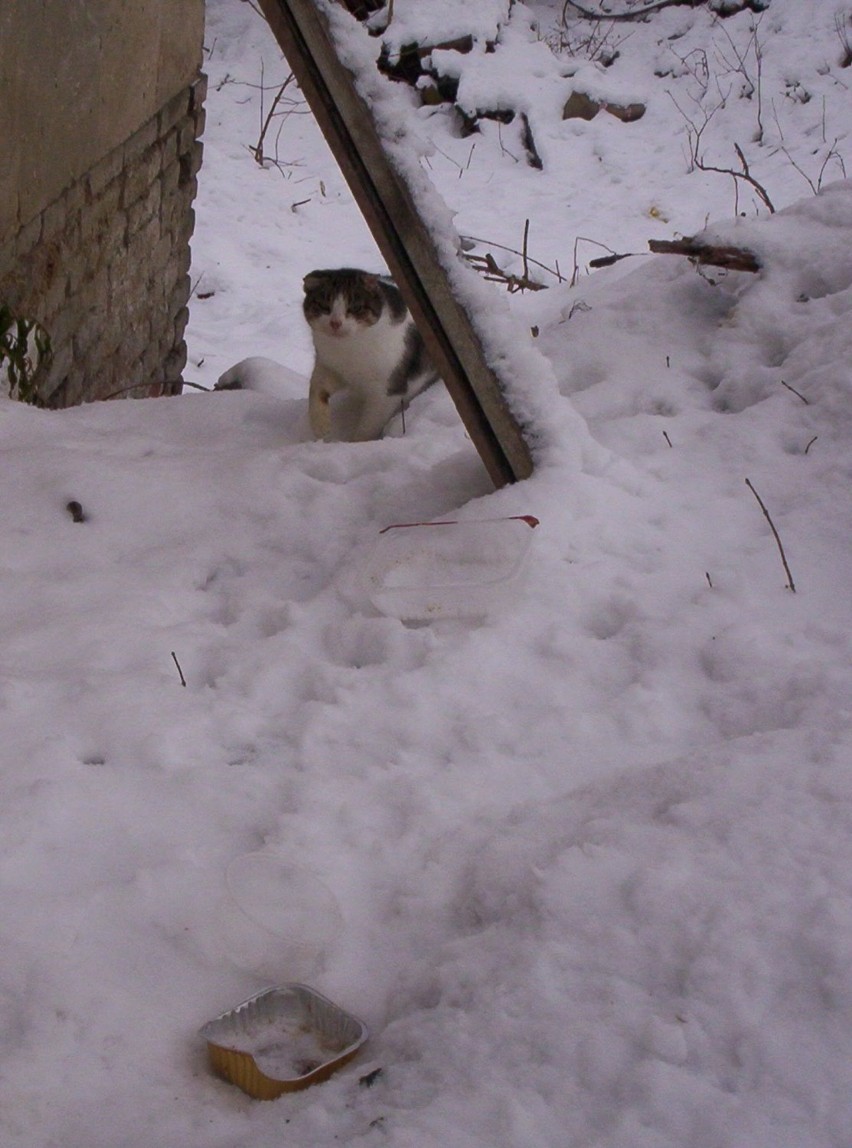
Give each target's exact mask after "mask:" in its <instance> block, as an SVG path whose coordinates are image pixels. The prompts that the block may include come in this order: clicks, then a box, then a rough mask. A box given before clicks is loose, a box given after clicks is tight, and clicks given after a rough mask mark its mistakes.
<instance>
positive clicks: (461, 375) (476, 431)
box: [260, 0, 533, 486]
mask: <svg viewBox="0 0 852 1148" xmlns="http://www.w3.org/2000/svg"><path fill="white" fill-rule="evenodd" d="M260 5H261V8H262V9H263V13H264V15H265V16H266V19H267V21H268V22H269V26H270V28H271V29H272V31H273V33H274V35H275V37H276V39H277V40H278V43H279V44H280V45H281V48H282V50H283V52H284V54H285V56H286V57H287V61H288V63H289V65H290V67H291V68H292V70H293V72H294V74H295V76H296V79H297V81H298V83H299V86H300V87H301V89H302V92H303V94H304V96H305V99H306V100H307V102H308V104H309V106H310V108H311V111H312V112H313V114H314V116H315V118H316V120H317V123H318V124H319V126H320V129H321V130H322V132H323V135H324V136H325V138H326V140H327V142H328V144H329V146H330V148H331V150H332V153H333V154H334V157H335V159H336V160H337V162H338V164H339V166H340V169H341V171H342V172H343V175H344V177H345V179H346V181H347V183H348V184H349V187H350V189H351V191H352V194H353V196H354V198H355V200H356V202H357V204H358V206H359V207H360V209H361V211H362V213H363V215H364V218H365V220H366V222H367V225H368V227H369V228H370V230H371V232H372V234H373V237H374V239H375V241H376V243H377V245H378V247H379V250H380V251H381V253H382V256H383V257H384V259H385V260H386V262H387V265H388V267H389V268H390V270H391V273H392V275H393V276H394V279H395V280H396V282H397V284H398V285H399V289H400V291H401V292H402V295H403V298H404V299H405V301H406V303H407V305H408V308H409V310H410V311H411V314H412V315H413V317H414V320H415V322H416V323H417V325H418V327H419V328H420V331H421V333H422V335H423V338H424V341H425V342H426V345H427V347H428V349H429V353H430V354H431V356H432V359H433V361H434V363H435V365H436V367H437V369H438V370H439V372H440V374H441V377H442V378H443V379H444V382H445V383H446V386H447V390H448V391H449V393H450V395H451V396H452V398H453V401H454V402H455V404H456V407H457V409H458V411H459V414H460V416H461V419H462V421H463V422H464V425H465V428H466V429H467V431H468V433H469V435H470V437H471V439H472V441H473V443H474V445H475V446H476V449H477V450H478V452H479V454H480V457H481V458H482V461H483V463H484V464H485V467H486V469H487V470H488V473H489V475H490V476H491V479H492V481H493V482H494V483H495V484H496V485H497V486H503V485H505V484H506V483H509V482H515V481H518V480H520V479H523V478H528V477H529V475H530V474H531V473H532V469H533V463H532V455H531V452H530V449H529V446H528V444H527V442H526V440H525V439H524V436H523V434H522V432H521V429H520V427H519V426H518V423H517V421H516V420H515V418H514V416H513V414H512V412H511V411H510V409H509V407H508V405H507V403H506V400H505V398H504V395H503V393H502V390H501V387H500V383H499V381H498V379H497V377H496V375H495V374H494V373H493V371H492V370H491V368H490V367H489V365H488V363H487V361H486V358H485V354H484V351H483V346H482V341H481V339H480V337H479V335H478V333H477V331H476V327H475V323H474V321H473V319H472V317H471V316H470V314H469V313H468V312H467V311H466V310H465V308H464V306H463V305H462V304H461V303H460V302H459V300H458V299H457V298H456V297H455V296H454V294H453V292H452V291H451V289H450V286H449V283H448V277H447V273H446V270H445V268H444V266H443V265H442V263H441V260H440V257H439V254H438V250H437V245H436V243H435V240H434V237H433V235H432V233H431V232H430V229H429V226H428V225H427V223H426V221H425V220H424V219H423V217H422V215H421V213H420V212H419V211H418V209H417V205H416V203H415V199H414V196H413V195H412V192H411V189H410V187H409V186H408V185H407V183H406V180H405V179H404V177H403V175H402V174H401V172H400V170H399V168H398V167H397V166H395V165H394V164H393V163H392V162H391V159H390V157H389V155H388V153H387V149H386V146H385V143H384V142H383V140H382V136H381V133H380V131H379V129H378V127H377V123H376V119H375V116H374V115H373V112H372V110H371V107H370V105H369V104H368V102H367V101H366V100H365V99H364V98H363V96H362V95H361V93H360V91H359V90H358V87H357V84H356V78H355V76H354V75H353V74H352V72H351V71H350V70H349V69H348V68H347V67H345V66H344V64H343V63H342V62H341V60H340V58H339V56H338V54H337V51H336V48H335V43H334V39H333V37H332V34H331V31H330V28H329V25H328V21H327V19H326V17H325V15H324V13H323V12H322V9H321V6H319V5H317V4H315V3H314V0H260Z"/></svg>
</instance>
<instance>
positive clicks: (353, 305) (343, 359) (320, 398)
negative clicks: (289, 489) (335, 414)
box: [303, 267, 438, 442]
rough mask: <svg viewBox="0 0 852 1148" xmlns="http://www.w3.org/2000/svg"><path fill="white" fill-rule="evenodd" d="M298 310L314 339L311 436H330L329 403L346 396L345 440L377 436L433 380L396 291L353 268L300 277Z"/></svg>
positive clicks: (388, 281) (379, 277)
mask: <svg viewBox="0 0 852 1148" xmlns="http://www.w3.org/2000/svg"><path fill="white" fill-rule="evenodd" d="M303 287H304V292H305V299H304V303H303V310H304V314H305V319H306V320H307V322H308V326H309V327H310V328H311V334H312V336H313V341H314V350H315V352H316V359H315V362H314V369H313V373H312V374H311V380H310V388H309V397H308V414H309V416H310V424H311V430H312V432H313V434H314V437H315V438H318V439H328V438H329V437H330V436H331V406H330V402H331V398H332V395H335V394H337V393H338V392H344V393H345V394H346V396H347V398H348V399H349V400H351V401H350V402H347V403H346V404H345V409H346V413H347V414H348V415H349V418H348V420H346V423H347V425H346V426H345V430H344V431H343V432H342V433H341V434H340V436H339V437H341V438H343V439H344V440H346V441H349V442H365V441H367V440H369V439H377V438H380V437H381V435H382V431H383V430H384V429H385V427H386V426H387V424H388V422H389V421H390V420H391V419H392V418H393V416H394V415H396V414H399V412H400V411H401V410H402V409H403V408H404V407H405V405H407V404H408V403H409V402H410V400H411V399H413V398H414V396H415V395H419V394H420V392H421V391H424V390H425V389H426V388H427V387H429V386H431V385H432V383H434V382H436V381H437V379H438V374H437V372H436V371H435V368H434V367H433V365H432V363H431V362H430V360H429V356H428V354H427V352H426V347H425V346H424V343H423V339H422V337H421V335H420V332H419V331H418V330H417V328H416V327H415V325H414V321H413V320H412V318H411V316H410V314H409V313H408V309H407V308H406V306H405V303H404V302H403V299H402V295H400V293H399V289H398V288H397V287H396V286H395V285H394V283H393V280H391V279H390V278H389V277H387V276H383V275H374V274H372V273H371V272H369V271H359V270H357V269H356V268H352V267H342V268H339V269H337V270H331V271H311V272H310V273H309V274H308V275H306V276H305V279H304V283H303Z"/></svg>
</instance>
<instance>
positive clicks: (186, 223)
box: [0, 0, 204, 406]
mask: <svg viewBox="0 0 852 1148" xmlns="http://www.w3.org/2000/svg"><path fill="white" fill-rule="evenodd" d="M203 19H204V4H203V0H132V2H131V0H2V3H0V140H2V141H3V162H2V163H0V299H3V300H4V301H6V302H7V303H9V304H10V305H12V306H13V307H15V308H16V309H17V310H18V311H19V312H21V313H23V314H26V316H27V317H29V318H36V319H38V320H39V321H40V322H41V323H42V325H43V326H44V327H45V328H46V329H47V331H48V333H49V334H50V336H51V340H52V342H53V346H54V351H55V356H54V363H53V366H52V367H51V370H50V374H49V378H48V379H46V380H45V383H44V385H43V387H41V388H40V393H41V394H42V398H43V399H44V401H46V402H48V403H49V404H50V405H53V406H58V405H66V404H68V403H71V402H78V401H80V400H81V399H83V398H95V397H105V396H107V395H109V394H112V393H114V392H116V391H118V390H120V389H123V388H126V387H130V386H133V387H139V388H141V389H140V391H139V393H151V392H156V391H158V390H159V391H166V392H168V391H173V390H176V389H179V387H180V372H181V371H182V369H183V365H184V361H185V350H184V349H183V328H184V325H185V323H186V303H187V300H188V297H189V276H188V271H189V239H190V236H191V234H192V226H193V215H192V206H191V205H192V200H193V198H194V195H195V188H196V182H195V176H196V173H197V171H198V167H199V166H200V161H201V145H200V144H199V143H198V136H199V135H200V134H201V132H202V130H203V123H204V119H203V106H202V105H203V97H204V80H203V78H201V77H200V71H199V69H200V65H201V54H202V43H203Z"/></svg>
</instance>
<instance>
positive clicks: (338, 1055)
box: [201, 984, 368, 1100]
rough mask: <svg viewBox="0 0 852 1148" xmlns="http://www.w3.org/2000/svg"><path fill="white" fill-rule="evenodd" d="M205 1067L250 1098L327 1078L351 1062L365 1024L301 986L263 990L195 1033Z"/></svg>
mask: <svg viewBox="0 0 852 1148" xmlns="http://www.w3.org/2000/svg"><path fill="white" fill-rule="evenodd" d="M201 1036H202V1037H203V1038H204V1040H206V1041H207V1049H208V1053H209V1055H210V1066H211V1068H212V1069H213V1071H214V1072H215V1073H216V1074H217V1075H218V1076H222V1077H224V1078H225V1080H228V1081H230V1082H231V1083H232V1084H236V1086H237V1087H238V1088H241V1089H242V1090H243V1092H245V1093H247V1094H248V1095H249V1096H251V1097H253V1098H254V1099H255V1100H275V1099H276V1097H278V1096H281V1095H282V1093H284V1092H296V1091H298V1090H299V1089H301V1088H307V1087H308V1086H309V1085H311V1084H319V1083H320V1082H321V1081H323V1080H327V1079H328V1078H329V1076H331V1074H332V1073H333V1072H336V1071H337V1069H338V1068H340V1067H341V1066H342V1065H344V1064H346V1063H347V1061H349V1060H351V1059H352V1057H353V1056H354V1055H355V1053H356V1052H357V1051H358V1049H359V1048H360V1047H361V1045H362V1044H363V1043H364V1041H365V1040H366V1039H367V1036H368V1032H367V1028H366V1025H364V1024H362V1023H361V1021H360V1020H357V1019H356V1018H355V1017H354V1016H351V1015H350V1014H349V1013H347V1012H344V1011H343V1009H342V1008H339V1007H338V1005H336V1004H333V1003H332V1002H331V1001H330V1000H328V999H327V998H326V997H324V996H323V995H322V994H321V993H318V992H316V991H315V990H314V989H312V988H309V987H308V986H307V985H300V984H286V985H281V986H279V987H278V988H273V989H266V990H264V992H261V993H258V994H257V995H256V996H253V997H250V998H249V999H248V1000H247V1001H243V1003H242V1004H241V1005H237V1007H236V1008H234V1009H231V1011H230V1012H226V1013H222V1015H221V1016H218V1017H216V1019H215V1020H211V1021H208V1022H207V1024H205V1025H204V1027H203V1028H202V1029H201Z"/></svg>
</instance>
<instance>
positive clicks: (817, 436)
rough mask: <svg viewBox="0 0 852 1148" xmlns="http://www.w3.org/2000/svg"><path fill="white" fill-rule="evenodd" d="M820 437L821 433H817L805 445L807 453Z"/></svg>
mask: <svg viewBox="0 0 852 1148" xmlns="http://www.w3.org/2000/svg"><path fill="white" fill-rule="evenodd" d="M818 438H819V435H818V434H815V435H814V437H813V438H812V439H811V441H810V442H809V443H808V445H807V446H806V447H805V454H807V453H808V451H809V450H810V449H811V447H812V446H813V445H814V443H815V442H816V440H817V439H818Z"/></svg>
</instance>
